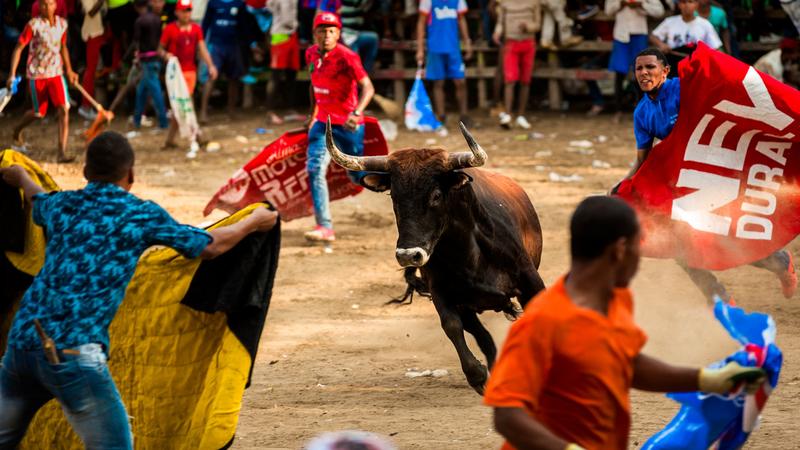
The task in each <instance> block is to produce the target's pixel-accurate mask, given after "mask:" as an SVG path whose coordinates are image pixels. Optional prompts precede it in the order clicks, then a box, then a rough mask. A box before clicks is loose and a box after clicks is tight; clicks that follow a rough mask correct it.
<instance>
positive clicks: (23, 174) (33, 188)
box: [0, 164, 44, 203]
mask: <svg viewBox="0 0 800 450" xmlns="http://www.w3.org/2000/svg"><path fill="white" fill-rule="evenodd" d="M0 178H2V179H3V181H5V182H6V184H8V185H9V186H13V187H15V188H20V189H22V192H23V193H24V194H25V201H27V202H28V203H33V196H34V195H36V194H41V193H42V192H44V189H42V187H41V186H39V185H38V184H36V182H34V181H33V179H32V178H31V176H30V175H28V172H27V171H25V169H23V168H22V166H18V165H16V164H15V165H13V166H11V167H6V168H3V169H0Z"/></svg>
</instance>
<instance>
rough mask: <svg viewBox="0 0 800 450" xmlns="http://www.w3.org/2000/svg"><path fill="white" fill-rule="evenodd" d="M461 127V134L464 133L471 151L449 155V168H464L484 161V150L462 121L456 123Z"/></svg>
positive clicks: (478, 165) (480, 164) (478, 164)
mask: <svg viewBox="0 0 800 450" xmlns="http://www.w3.org/2000/svg"><path fill="white" fill-rule="evenodd" d="M458 125H459V127H460V128H461V134H462V135H464V140H466V141H467V145H468V146H469V149H470V150H471V151H472V152H471V153H467V152H459V153H453V154H451V155H450V168H451V169H464V168H467V167H480V166H482V165H484V164H485V163H486V158H488V156H487V155H486V151H485V150H484V149H483V147H481V146H480V144H478V143H477V142H476V141H475V138H474V137H472V134H470V132H469V131H468V130H467V127H466V126H464V123H463V122H459V123H458Z"/></svg>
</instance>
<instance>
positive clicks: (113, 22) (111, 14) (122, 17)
mask: <svg viewBox="0 0 800 450" xmlns="http://www.w3.org/2000/svg"><path fill="white" fill-rule="evenodd" d="M138 17H139V15H138V14H136V9H135V8H134V7H133V2H132V1H131V2H128V3H125V4H124V5H122V6H119V7H117V8H114V9H109V10H108V12H107V13H106V19H108V25H109V27H110V28H111V31H112V32H113V33H114V37H115V38H119V37H120V34H121V33H126V34H127V35H128V42H127V43H126V44H128V45H130V43H131V40H133V24H134V23H135V22H136V19H137V18H138ZM125 50H126V49H122V51H125Z"/></svg>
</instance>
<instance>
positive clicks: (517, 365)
mask: <svg viewBox="0 0 800 450" xmlns="http://www.w3.org/2000/svg"><path fill="white" fill-rule="evenodd" d="M564 279H565V276H562V277H561V278H560V279H559V280H558V281H557V282H556V284H555V285H553V286H551V287H550V288H549V289H546V290H545V291H543V292H541V293H540V294H539V295H537V296H536V297H535V298H534V299H533V300H532V301H531V302H530V303H529V304H528V305H527V307H526V308H525V314H523V315H522V318H520V319H519V320H518V321H517V322H516V323H515V324H514V325H513V326H512V327H511V330H510V331H509V333H508V337H507V338H506V341H505V343H504V345H503V350H502V352H501V353H500V358H499V359H498V361H497V363H496V364H495V366H494V368H493V369H492V373H491V375H490V376H489V381H488V383H487V386H486V395H485V396H484V399H483V402H484V404H486V405H488V406H493V407H511V408H522V409H524V410H525V411H526V412H528V414H530V415H531V416H532V417H533V418H535V419H536V420H537V421H539V422H540V423H541V424H542V425H544V426H546V427H547V428H548V429H549V430H550V431H551V432H553V433H554V434H556V435H557V436H559V437H561V438H563V439H565V440H567V441H569V442H574V443H576V444H579V445H581V446H582V447H585V448H587V449H592V450H596V449H626V448H627V445H628V433H629V431H630V422H631V419H630V401H629V397H628V391H629V390H630V387H631V383H632V381H633V359H634V358H635V357H636V356H637V355H638V354H639V351H640V350H641V348H642V346H644V343H645V342H646V340H647V336H645V334H644V332H643V331H642V330H640V329H639V327H637V326H636V324H635V323H634V321H633V300H632V297H631V293H630V290H628V289H617V290H616V291H615V292H614V298H613V299H612V300H611V302H610V303H609V305H608V315H607V316H603V315H602V314H600V313H598V312H596V311H594V310H590V309H587V308H582V307H579V306H576V305H575V304H574V303H572V301H571V300H570V298H569V297H568V296H567V291H566V289H565V287H564ZM513 448H514V447H512V446H511V444H509V443H508V442H506V443H505V444H504V445H503V450H512V449H513Z"/></svg>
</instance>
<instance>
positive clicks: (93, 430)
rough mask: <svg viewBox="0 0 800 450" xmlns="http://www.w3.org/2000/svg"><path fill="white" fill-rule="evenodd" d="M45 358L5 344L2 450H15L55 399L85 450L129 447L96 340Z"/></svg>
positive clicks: (0, 367)
mask: <svg viewBox="0 0 800 450" xmlns="http://www.w3.org/2000/svg"><path fill="white" fill-rule="evenodd" d="M76 350H79V351H80V355H66V354H60V355H59V357H60V359H61V363H59V364H50V363H49V362H47V360H46V359H45V356H44V352H43V351H42V350H19V349H15V348H13V347H11V346H9V347H8V349H7V351H6V354H5V355H4V356H3V361H2V363H0V449H11V448H16V446H17V444H18V443H19V442H20V441H21V440H22V438H23V436H25V431H26V430H27V428H28V424H30V422H31V420H32V419H33V416H34V415H35V414H36V411H38V410H39V408H41V407H42V406H43V405H44V404H45V403H47V402H48V401H50V399H52V398H56V399H57V400H58V402H59V403H60V404H61V408H62V409H63V410H64V414H65V416H66V417H67V420H69V423H70V424H72V427H73V428H74V429H75V432H76V433H77V434H78V436H80V438H81V439H82V440H83V444H84V446H85V447H86V448H88V449H132V448H133V438H132V436H131V427H130V424H129V423H128V413H127V412H126V411H125V406H124V405H123V404H122V399H121V398H120V395H119V391H117V387H116V386H115V385H114V380H113V379H112V378H111V374H110V373H109V371H108V366H107V365H106V355H105V353H103V348H102V347H101V346H100V344H84V345H81V346H79V347H78V348H77V349H76Z"/></svg>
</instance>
